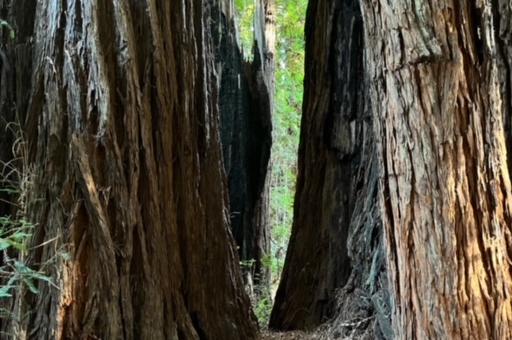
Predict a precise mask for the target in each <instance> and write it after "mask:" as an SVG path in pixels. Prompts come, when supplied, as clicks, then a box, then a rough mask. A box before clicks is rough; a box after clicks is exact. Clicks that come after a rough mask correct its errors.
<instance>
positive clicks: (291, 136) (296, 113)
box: [235, 0, 307, 325]
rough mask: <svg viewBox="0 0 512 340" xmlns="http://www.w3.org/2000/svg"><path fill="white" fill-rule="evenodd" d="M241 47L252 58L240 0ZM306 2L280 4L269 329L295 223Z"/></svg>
mask: <svg viewBox="0 0 512 340" xmlns="http://www.w3.org/2000/svg"><path fill="white" fill-rule="evenodd" d="M235 2H236V8H237V12H238V20H239V38H240V44H241V46H242V49H243V51H244V55H245V56H250V55H251V50H250V49H251V47H252V42H253V29H252V22H253V15H254V2H253V1H252V0H236V1H235ZM306 7H307V0H294V1H292V0H285V1H279V2H278V3H277V5H276V8H277V13H276V17H277V18H276V22H277V46H276V74H275V88H276V91H275V103H274V105H275V106H274V115H273V117H272V124H273V126H272V129H273V130H272V155H271V162H272V172H271V186H270V223H271V229H272V230H271V231H272V235H271V254H268V255H267V256H266V257H265V259H264V263H265V264H266V265H267V266H268V267H269V268H270V269H271V291H272V294H271V298H269V297H266V296H263V297H261V298H260V300H258V301H255V302H254V306H253V307H254V310H255V313H256V315H257V316H258V318H259V321H260V325H266V324H267V321H268V317H269V315H270V310H271V309H272V297H273V295H274V293H275V289H277V286H278V283H279V278H280V276H281V270H282V268H283V265H284V260H285V256H286V249H287V247H288V240H289V238H290V233H291V226H292V222H293V200H294V196H295V182H296V176H297V151H298V146H299V134H300V119H301V110H302V95H303V79H304V23H305V14H306Z"/></svg>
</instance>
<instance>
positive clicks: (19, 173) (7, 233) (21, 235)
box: [0, 123, 52, 323]
mask: <svg viewBox="0 0 512 340" xmlns="http://www.w3.org/2000/svg"><path fill="white" fill-rule="evenodd" d="M6 130H8V131H10V132H11V133H12V134H13V135H14V136H16V141H15V142H14V143H13V148H12V153H13V155H14V158H13V159H12V160H11V161H10V162H7V163H5V162H2V163H0V194H3V195H2V196H3V197H4V198H2V201H3V202H4V203H7V204H8V205H10V206H11V209H10V212H9V213H8V214H6V215H4V216H0V254H1V257H2V259H1V261H0V305H1V306H2V308H0V318H1V319H8V320H10V321H14V322H15V323H19V322H20V321H21V319H22V317H23V316H22V315H19V314H20V313H21V312H20V311H21V310H22V309H21V308H19V306H11V307H14V308H13V309H12V308H9V309H8V308H5V306H6V305H7V304H6V303H5V302H6V301H7V299H10V298H12V296H13V295H14V294H19V295H20V296H21V295H23V294H24V293H25V292H26V291H29V292H31V293H33V294H37V293H38V289H37V285H36V283H35V282H36V281H37V280H40V281H45V282H47V283H49V284H52V282H51V279H50V278H49V277H48V276H46V275H44V273H42V272H41V271H36V270H34V269H32V268H30V267H29V266H27V264H26V263H27V262H26V253H27V251H28V250H29V249H28V244H29V241H30V239H31V237H32V232H33V230H34V228H35V227H36V225H35V224H34V223H31V222H30V221H29V220H28V219H27V200H28V197H27V196H28V193H29V192H30V188H31V185H32V178H33V172H32V170H31V168H30V166H29V164H28V149H27V147H26V142H25V138H24V135H23V133H22V130H21V128H20V126H19V125H17V124H14V123H7V124H6ZM5 197H7V198H8V199H5ZM19 301H22V299H20V300H19Z"/></svg>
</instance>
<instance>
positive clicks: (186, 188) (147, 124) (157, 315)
mask: <svg viewBox="0 0 512 340" xmlns="http://www.w3.org/2000/svg"><path fill="white" fill-rule="evenodd" d="M10 5H11V6H12V7H11V11H12V18H13V20H12V23H13V25H15V28H16V30H17V31H19V32H21V33H22V34H20V35H19V36H18V42H19V45H17V46H18V47H17V48H16V50H15V54H16V56H15V57H16V60H17V64H16V66H17V67H16V84H23V85H25V87H23V88H21V89H20V90H19V91H18V92H17V98H16V102H17V105H18V110H20V112H19V114H20V115H21V116H22V117H23V119H24V121H25V122H26V132H27V137H28V142H29V143H30V145H31V155H30V161H31V164H32V165H33V166H34V168H35V169H37V172H36V174H35V178H34V181H33V189H32V191H31V192H30V195H31V198H32V200H31V205H30V206H29V219H30V220H31V221H33V222H37V223H38V225H37V228H36V229H35V232H34V237H33V245H34V246H38V247H37V248H34V250H32V251H31V252H30V253H29V256H30V259H31V261H30V263H31V265H32V266H37V265H38V264H39V265H41V269H42V270H44V272H45V273H46V274H47V275H49V276H51V277H52V278H53V280H54V283H55V286H50V285H45V284H39V290H40V292H39V294H37V295H29V296H22V297H17V299H23V304H22V306H23V310H22V311H20V313H21V315H25V314H24V313H25V312H26V313H27V315H26V317H24V318H23V320H21V324H20V325H19V327H18V329H17V331H19V332H27V337H29V338H32V339H64V338H66V339H88V338H102V339H178V338H180V339H199V338H201V339H253V338H256V336H257V326H256V323H255V320H254V316H253V314H252V312H251V311H250V305H249V300H248V298H247V296H246V295H245V293H244V291H243V289H242V282H241V276H240V272H239V267H238V256H237V254H236V250H235V248H234V246H233V241H232V236H231V234H230V232H229V216H228V208H227V202H228V200H227V192H226V191H225V186H226V179H225V178H224V176H223V171H222V160H221V157H222V156H221V147H220V142H219V141H220V137H219V133H218V121H219V112H218V105H217V93H218V88H217V82H218V79H217V77H216V75H215V73H214V72H213V71H214V70H215V69H216V68H215V65H214V56H213V49H212V43H211V42H210V38H209V37H210V36H211V35H212V34H211V30H210V22H211V16H210V10H211V8H210V6H209V5H208V4H207V3H205V2H203V1H198V0H197V1H184V0H181V1H180V0H176V1H170V2H168V1H147V2H145V3H144V4H141V3H139V2H134V1H132V2H126V1H86V2H80V1H75V0H70V1H67V2H48V1H42V0H41V1H37V2H35V1H15V2H12V4H10ZM218 5H219V4H216V3H214V4H211V6H212V7H214V6H218ZM220 5H224V3H221V4H220ZM34 8H35V14H34V15H33V16H30V15H29V16H28V17H29V18H32V19H34V20H35V21H31V20H26V19H25V18H23V19H22V13H25V11H27V10H28V11H29V13H30V10H32V9H34ZM32 29H33V32H34V34H35V37H34V38H33V39H30V34H27V31H32ZM20 67H21V68H20ZM27 76H28V79H29V81H27ZM11 85H12V84H11ZM63 252H68V253H69V254H70V257H71V258H70V260H67V259H66V257H65V256H59V254H60V253H63ZM30 263H29V264H30ZM36 269H37V267H36ZM2 327H3V329H4V330H5V331H9V330H10V329H9V327H8V325H6V324H2Z"/></svg>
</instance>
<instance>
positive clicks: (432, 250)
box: [361, 1, 512, 339]
mask: <svg viewBox="0 0 512 340" xmlns="http://www.w3.org/2000/svg"><path fill="white" fill-rule="evenodd" d="M497 3H498V2H497V1H494V2H491V1H483V2H478V3H476V4H475V3H465V2H462V3H461V2H456V1H455V2H454V1H445V2H441V3H439V2H432V1H426V2H422V3H418V2H415V3H405V2H398V3H397V2H394V3H393V4H391V3H388V2H386V1H379V2H368V1H361V4H362V9H363V15H364V21H365V32H366V35H365V39H366V44H367V46H368V48H367V51H368V55H367V67H368V72H369V76H370V83H371V88H370V92H371V99H372V105H373V107H374V109H375V110H376V111H377V116H376V119H375V128H376V130H375V131H376V141H377V145H378V154H379V162H380V164H381V165H382V167H381V171H380V185H381V187H382V190H381V195H380V201H381V206H382V216H383V221H384V235H385V245H386V250H387V263H388V274H389V284H390V289H391V291H392V294H391V306H392V314H391V317H392V323H393V330H394V338H396V339H437V338H443V339H469V338H475V339H509V338H511V337H512V333H511V329H512V307H511V304H510V301H511V294H512V286H511V285H512V277H511V269H510V260H511V257H512V236H511V225H512V224H511V223H512V221H511V211H512V210H511V208H512V206H511V188H510V174H509V169H508V167H507V155H506V147H505V140H506V139H505V134H504V125H503V113H504V111H503V106H502V103H503V102H508V103H510V101H509V99H510V98H509V97H510V91H503V88H502V86H503V82H502V81H501V82H500V74H501V73H502V70H501V69H500V67H501V65H500V58H501V59H504V60H507V62H509V60H510V57H509V55H508V56H507V55H506V54H505V55H504V54H503V51H506V48H505V46H503V45H502V44H503V42H504V41H506V40H507V39H508V38H507V37H508V36H509V33H507V32H510V30H509V28H505V27H504V26H503V25H504V24H503V22H501V24H499V20H500V15H503V14H505V15H510V14H509V12H506V13H503V14H501V12H499V11H498V8H497V7H496V5H497ZM502 6H503V5H502ZM492 13H494V15H492ZM498 13H500V14H498ZM509 19H510V18H509ZM504 22H506V21H504ZM496 25H500V26H499V27H500V30H497V29H496V28H497V26H496ZM507 30H508V31H507ZM498 38H499V39H498ZM506 112H510V107H508V108H506Z"/></svg>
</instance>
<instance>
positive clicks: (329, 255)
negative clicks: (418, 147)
mask: <svg viewBox="0 0 512 340" xmlns="http://www.w3.org/2000/svg"><path fill="white" fill-rule="evenodd" d="M363 47H364V46H363V33H362V18H361V16H360V11H359V4H358V2H357V1H344V2H342V3H339V2H329V1H318V2H314V3H311V2H310V3H309V6H308V11H307V15H306V73H305V82H304V103H303V116H302V125H301V142H300V148H299V174H298V181H297V192H296V196H295V209H294V213H295V215H294V223H293V229H292V236H291V238H290V245H289V248H288V253H287V257H286V261H285V267H284V270H283V275H282V280H281V283H280V286H279V289H278V291H277V295H276V302H275V306H274V309H273V311H272V315H271V319H270V327H271V328H277V329H283V330H288V329H311V328H314V327H316V326H318V325H320V324H321V323H322V322H324V321H326V320H327V319H331V318H332V317H334V316H336V315H338V317H339V321H340V322H339V323H340V324H341V323H343V321H346V320H347V319H351V320H352V319H354V318H359V317H368V316H370V315H372V314H373V313H374V310H375V307H374V305H375V303H374V302H373V300H375V301H377V300H381V299H379V298H380V297H381V295H379V294H382V293H381V286H382V283H381V282H380V281H379V277H380V275H381V271H382V266H383V256H382V251H381V250H380V248H379V240H380V218H379V213H378V209H377V205H376V197H377V196H376V195H377V190H376V189H377V186H376V185H377V174H378V172H377V167H376V165H377V164H376V163H375V161H374V160H375V159H374V157H373V152H374V151H373V150H374V145H373V130H372V125H371V120H370V119H368V118H369V117H371V111H370V108H369V106H367V105H365V103H366V102H367V101H366V100H365V98H366V97H365V93H364V84H365V78H364V68H363ZM349 256H350V257H349ZM350 258H352V261H353V262H354V265H352V264H351V261H350ZM349 279H350V280H349ZM345 285H346V287H345V289H344V290H342V288H343V287H344V286H345ZM384 285H385V283H384ZM356 289H357V290H356ZM337 293H339V294H337ZM337 297H339V299H336V298H337ZM338 301H340V302H341V303H342V305H343V308H337V307H339V306H337V302H338ZM382 307H383V308H385V307H386V306H382ZM337 313H338V314H337ZM383 316H384V317H383V319H382V322H386V317H385V310H384V309H383ZM368 324H369V322H367V323H363V324H362V325H361V324H360V326H362V328H366V327H368ZM376 325H377V326H378V327H376V328H377V329H380V325H379V324H378V321H376ZM345 331H347V330H345V329H340V330H339V331H338V332H342V333H343V334H342V335H347V334H345V333H344V332H345ZM350 331H352V330H350ZM378 332H379V334H380V331H378Z"/></svg>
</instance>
